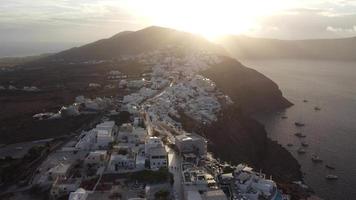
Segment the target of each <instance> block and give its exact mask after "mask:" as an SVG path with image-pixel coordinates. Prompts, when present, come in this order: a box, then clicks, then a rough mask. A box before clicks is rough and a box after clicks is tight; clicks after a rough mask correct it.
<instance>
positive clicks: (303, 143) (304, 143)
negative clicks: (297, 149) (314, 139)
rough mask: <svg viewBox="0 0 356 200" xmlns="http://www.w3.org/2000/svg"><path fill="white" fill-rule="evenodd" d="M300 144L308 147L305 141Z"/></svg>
mask: <svg viewBox="0 0 356 200" xmlns="http://www.w3.org/2000/svg"><path fill="white" fill-rule="evenodd" d="M301 145H302V146H303V147H308V146H309V144H308V143H306V142H302V143H301Z"/></svg>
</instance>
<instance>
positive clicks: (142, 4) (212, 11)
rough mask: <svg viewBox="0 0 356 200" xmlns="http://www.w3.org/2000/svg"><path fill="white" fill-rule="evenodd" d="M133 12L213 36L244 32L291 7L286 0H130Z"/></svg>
mask: <svg viewBox="0 0 356 200" xmlns="http://www.w3.org/2000/svg"><path fill="white" fill-rule="evenodd" d="M128 5H129V8H130V12H133V13H135V14H136V15H137V16H140V17H141V18H142V19H144V21H145V22H146V23H147V24H150V25H158V26H165V27H171V28H175V29H179V30H183V31H189V32H193V33H196V34H200V35H203V36H205V37H206V38H208V39H214V38H216V37H219V36H220V35H226V34H242V33H248V32H249V31H253V30H254V29H256V28H257V27H258V20H259V19H260V18H261V17H263V16H265V15H271V14H273V13H275V12H278V11H279V10H283V9H286V8H287V7H288V1H287V0H270V1H264V0H248V1H246V0H152V1H140V0H130V1H129V3H128Z"/></svg>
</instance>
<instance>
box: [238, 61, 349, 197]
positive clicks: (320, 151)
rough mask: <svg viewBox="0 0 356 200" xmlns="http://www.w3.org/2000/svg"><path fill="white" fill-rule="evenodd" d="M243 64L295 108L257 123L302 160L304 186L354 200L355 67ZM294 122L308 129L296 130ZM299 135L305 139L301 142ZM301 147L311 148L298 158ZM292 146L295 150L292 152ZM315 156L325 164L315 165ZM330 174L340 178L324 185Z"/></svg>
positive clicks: (265, 115) (261, 117) (302, 63)
mask: <svg viewBox="0 0 356 200" xmlns="http://www.w3.org/2000/svg"><path fill="white" fill-rule="evenodd" d="M242 63H243V64H244V65H246V66H248V67H250V68H253V69H255V70H257V71H259V72H260V73H262V74H264V75H265V76H267V77H269V78H270V79H272V80H273V81H274V82H276V83H277V84H278V86H279V88H280V90H281V91H282V93H283V95H284V97H286V98H287V99H288V100H289V101H291V102H292V103H293V104H294V106H292V107H290V108H287V109H285V110H283V111H280V112H277V113H263V114H261V115H258V116H256V118H257V119H258V120H259V121H260V122H262V123H263V124H264V125H265V127H266V129H267V131H268V135H269V137H270V138H271V139H273V140H276V141H278V142H279V143H280V144H281V145H283V146H284V147H285V148H286V149H287V150H288V151H290V152H291V153H292V155H293V156H294V157H295V158H296V159H297V160H298V162H299V163H300V164H301V166H302V172H303V173H304V181H305V183H306V184H307V185H309V186H310V187H311V188H312V189H313V190H314V191H315V193H316V195H317V196H319V197H321V198H323V199H325V200H352V199H356V62H339V61H325V60H244V61H242ZM305 101H306V102H305ZM316 106H317V107H319V108H320V109H321V110H319V111H316V110H315V109H314V108H315V107H316ZM283 116H285V117H287V118H286V119H283V118H282V117H283ZM295 122H301V123H304V124H305V126H304V127H297V126H295V124H294V123H295ZM296 132H301V133H302V134H304V135H306V137H305V138H298V137H296V136H295V135H294V134H295V133H296ZM301 142H304V143H306V144H308V145H309V146H308V147H305V148H304V149H305V150H306V153H305V154H298V153H297V149H298V148H300V147H301ZM288 143H291V144H293V146H291V147H288V146H287V144H288ZM313 154H314V155H317V156H319V157H320V158H321V159H322V160H323V162H322V163H314V162H312V160H311V157H312V155H313ZM325 165H329V166H332V167H334V168H335V169H334V170H332V169H328V168H326V167H325ZM328 174H333V175H337V176H338V180H326V179H325V176H326V175H328Z"/></svg>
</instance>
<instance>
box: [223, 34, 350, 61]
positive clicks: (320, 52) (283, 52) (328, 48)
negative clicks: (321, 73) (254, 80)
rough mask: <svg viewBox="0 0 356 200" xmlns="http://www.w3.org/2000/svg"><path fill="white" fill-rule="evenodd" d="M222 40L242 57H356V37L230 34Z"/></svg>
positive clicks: (228, 48)
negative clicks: (294, 37) (281, 37)
mask: <svg viewBox="0 0 356 200" xmlns="http://www.w3.org/2000/svg"><path fill="white" fill-rule="evenodd" d="M218 43H219V44H221V45H223V46H224V47H225V48H226V49H227V50H228V51H229V52H230V53H231V54H232V55H233V56H234V57H236V58H238V59H323V60H343V61H355V60H356V37H352V38H340V39H313V40H277V39H265V38H253V37H247V36H233V35H230V36H226V37H224V38H222V39H220V40H219V41H218Z"/></svg>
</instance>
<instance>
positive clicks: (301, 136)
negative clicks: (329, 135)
mask: <svg viewBox="0 0 356 200" xmlns="http://www.w3.org/2000/svg"><path fill="white" fill-rule="evenodd" d="M294 135H295V136H297V137H300V138H304V137H307V136H306V135H303V133H301V132H297V133H294Z"/></svg>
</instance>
